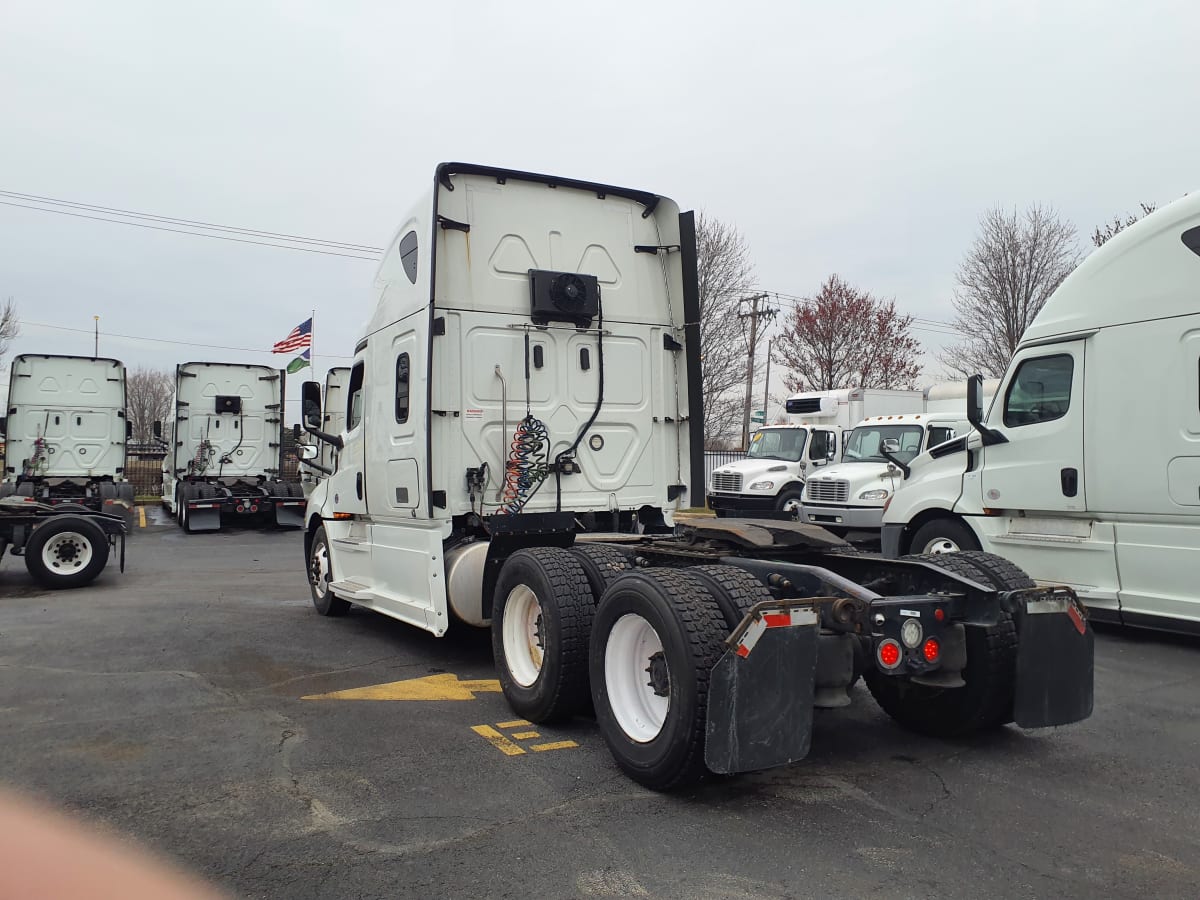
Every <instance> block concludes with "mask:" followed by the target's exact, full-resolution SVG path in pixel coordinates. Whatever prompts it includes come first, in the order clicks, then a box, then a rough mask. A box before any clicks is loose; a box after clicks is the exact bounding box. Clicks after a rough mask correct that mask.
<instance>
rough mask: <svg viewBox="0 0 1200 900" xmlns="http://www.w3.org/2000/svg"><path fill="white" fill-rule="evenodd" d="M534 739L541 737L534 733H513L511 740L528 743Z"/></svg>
mask: <svg viewBox="0 0 1200 900" xmlns="http://www.w3.org/2000/svg"><path fill="white" fill-rule="evenodd" d="M535 737H541V735H540V734H538V733H537V732H536V731H514V732H513V740H514V741H529V740H532V739H533V738H535Z"/></svg>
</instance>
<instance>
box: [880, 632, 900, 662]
mask: <svg viewBox="0 0 1200 900" xmlns="http://www.w3.org/2000/svg"><path fill="white" fill-rule="evenodd" d="M875 655H876V656H877V657H878V658H879V664H880V665H881V666H883V667H884V668H885V669H894V668H896V666H898V665H900V642H899V641H897V640H895V639H894V638H885V639H884V640H882V641H880V642H879V647H878V648H877V649H876V651H875Z"/></svg>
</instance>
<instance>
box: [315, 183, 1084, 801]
mask: <svg viewBox="0 0 1200 900" xmlns="http://www.w3.org/2000/svg"><path fill="white" fill-rule="evenodd" d="M372 293H373V296H374V297H375V298H376V306H375V309H374V311H373V313H372V315H371V318H370V321H369V323H368V324H367V327H366V329H365V332H364V335H363V337H362V339H361V340H360V341H359V343H358V345H357V347H356V351H355V353H356V357H355V361H354V364H353V366H352V368H351V372H350V380H349V383H348V386H347V393H346V403H345V408H346V422H345V425H344V427H343V430H342V431H340V432H339V433H336V434H333V433H330V432H326V431H324V430H323V429H322V428H321V425H322V424H323V423H324V420H323V418H322V411H321V390H320V386H319V385H318V384H317V383H316V382H309V383H306V384H305V385H304V396H303V418H304V423H305V427H306V428H307V429H308V431H309V432H310V433H311V434H312V435H313V436H314V437H316V438H318V439H319V440H323V441H325V442H327V443H330V444H332V445H333V446H334V447H336V448H337V449H338V456H337V460H336V470H335V471H334V472H333V474H331V475H329V476H328V477H326V478H325V479H324V480H323V481H322V482H321V483H320V484H318V485H317V486H316V488H314V490H313V492H312V494H311V495H310V498H309V503H308V508H307V511H306V517H307V521H306V528H305V535H304V549H305V555H306V566H307V572H308V578H309V583H310V586H311V593H312V600H313V604H314V606H315V607H316V609H317V611H318V612H319V613H321V614H322V615H325V616H334V615H339V614H341V613H344V612H345V611H346V610H347V609H348V608H349V607H350V606H351V605H352V604H357V605H360V606H363V607H366V608H368V609H372V610H376V611H378V612H381V613H383V614H385V615H388V616H391V617H393V618H396V619H399V620H401V621H403V622H407V623H409V624H412V625H414V626H416V627H418V628H423V629H426V630H428V631H431V632H433V633H434V634H436V635H442V634H444V633H445V632H446V630H447V629H448V628H449V627H451V623H452V622H455V623H456V624H455V627H465V626H474V627H483V628H490V629H491V635H492V647H493V652H494V655H495V662H496V669H497V673H498V677H499V679H500V683H501V686H502V689H503V691H504V696H505V697H506V699H507V700H508V703H509V704H510V705H511V707H512V708H513V710H514V711H515V713H516V714H517V715H519V716H521V717H523V718H525V719H528V720H530V721H532V722H549V721H554V720H558V719H562V718H565V717H569V716H572V715H574V714H576V713H582V712H585V711H587V710H589V709H594V711H595V715H596V719H597V722H598V725H599V728H600V731H601V734H602V735H603V737H604V739H605V741H606V743H607V744H608V747H609V749H610V751H611V753H612V755H613V757H614V759H615V760H616V762H617V764H618V765H619V766H620V768H621V769H622V770H624V771H625V772H626V773H628V774H629V775H630V776H631V777H632V778H634V779H636V780H637V781H639V782H640V783H642V784H644V785H647V786H649V787H652V788H655V789H663V790H665V789H669V788H672V787H677V786H680V785H684V784H688V783H691V782H693V781H695V780H697V779H699V778H701V777H703V776H704V775H705V774H706V773H708V772H725V773H731V772H740V771H747V770H751V769H762V768H767V767H770V766H775V765H781V764H784V763H788V762H791V761H794V760H797V759H800V758H802V757H803V756H804V755H805V754H806V753H807V751H808V747H809V741H810V736H811V727H812V719H813V709H814V707H817V706H822V707H827V706H843V705H846V704H847V703H849V702H850V696H849V693H848V688H849V686H850V684H851V683H852V682H853V680H854V677H855V674H856V672H857V671H861V672H862V674H863V676H864V678H865V680H866V683H867V685H868V686H869V687H870V689H871V691H872V692H873V693H874V696H875V697H876V699H877V700H878V702H879V703H880V704H881V705H882V707H883V708H884V709H885V710H887V712H888V713H889V714H891V715H892V716H894V717H895V718H896V719H897V720H898V721H900V722H902V723H904V724H905V725H907V726H909V727H911V728H914V729H918V730H921V731H925V732H929V733H935V734H943V735H948V734H962V733H966V732H970V731H976V730H979V729H984V728H990V727H995V726H998V725H1001V724H1003V723H1005V722H1008V721H1010V720H1012V719H1013V718H1014V716H1015V719H1016V721H1017V722H1018V723H1021V724H1023V725H1027V726H1031V727H1036V726H1044V725H1052V724H1065V723H1067V722H1072V721H1077V720H1079V719H1081V718H1083V717H1085V716H1087V715H1088V714H1090V711H1091V705H1092V686H1091V677H1092V637H1091V632H1090V630H1089V628H1088V625H1087V623H1086V621H1085V620H1084V619H1083V618H1082V615H1081V612H1080V610H1079V608H1078V606H1077V601H1076V600H1075V599H1074V597H1073V595H1072V594H1071V593H1070V591H1069V590H1065V589H1061V588H1053V587H1049V588H1044V589H1033V588H1031V583H1030V582H1029V581H1028V579H1027V578H1025V576H1024V575H1023V574H1022V573H1020V572H1019V571H1018V570H1016V569H1015V568H1014V567H1012V566H1010V565H1008V564H1007V563H1005V562H1004V561H1003V560H1000V559H998V558H996V557H992V556H988V555H986V554H977V555H975V556H973V557H970V558H968V557H965V556H964V557H961V558H949V557H948V558H946V560H945V561H944V562H942V563H940V564H939V563H936V562H934V561H931V560H930V559H917V560H904V561H894V560H886V559H883V558H881V557H872V556H867V555H862V554H852V553H847V552H844V551H845V550H846V548H845V545H844V544H843V542H842V541H841V540H840V539H838V538H836V537H834V536H832V535H830V534H829V533H828V532H826V531H824V530H822V529H820V528H814V527H812V526H808V525H804V524H801V523H798V522H783V521H778V522H777V521H762V522H751V521H749V520H738V519H721V520H717V519H702V520H698V521H693V522H692V523H691V524H688V525H683V524H682V523H680V524H679V525H678V526H676V527H677V528H678V529H679V531H680V533H679V534H674V533H673V528H672V526H673V524H675V515H676V512H677V511H678V510H679V509H680V508H682V507H685V506H690V505H693V504H694V502H695V501H694V499H693V498H692V497H691V494H690V487H691V486H693V485H694V486H697V487H699V486H702V485H703V483H704V480H703V472H704V459H703V453H702V443H701V436H702V434H703V420H702V409H701V405H700V397H701V392H700V353H699V324H698V323H699V319H700V315H699V313H700V310H699V299H698V289H697V279H696V242H695V224H694V218H693V216H692V214H691V213H684V214H681V213H680V212H679V209H678V207H677V206H676V205H675V204H674V203H673V202H672V201H670V200H668V199H667V198H665V197H660V196H658V195H656V194H652V193H648V192H644V191H637V190H629V189H625V188H620V187H614V186H611V185H603V184H595V183H590V182H582V181H575V180H572V179H566V178H559V177H551V176H544V175H534V174H530V173H525V172H518V171H513V170H509V169H497V168H489V167H484V166H477V165H469V164H462V163H446V164H443V165H441V166H439V167H438V169H437V171H436V173H435V176H434V179H433V184H432V190H431V192H430V193H429V194H427V195H426V196H425V197H424V198H423V199H422V200H421V201H420V202H419V203H418V204H417V205H416V206H415V207H414V208H413V210H412V212H411V214H410V215H409V216H407V217H406V218H405V219H404V220H403V221H402V224H401V226H400V228H399V230H398V232H397V233H396V235H395V237H394V238H393V240H392V241H391V242H390V243H389V244H388V247H387V250H386V252H385V254H384V258H383V262H382V264H381V266H380V269H379V272H378V274H377V276H376V279H375V283H374V288H373V292H372ZM302 452H303V453H305V454H307V455H308V457H309V458H310V459H315V458H316V454H317V450H316V448H314V447H311V446H310V447H307V448H305V449H304V450H303V451H302ZM331 639H336V632H331Z"/></svg>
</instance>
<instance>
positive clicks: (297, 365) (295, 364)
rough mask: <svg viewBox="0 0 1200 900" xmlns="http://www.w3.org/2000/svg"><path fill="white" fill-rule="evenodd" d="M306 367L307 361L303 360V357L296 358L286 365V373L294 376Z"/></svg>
mask: <svg viewBox="0 0 1200 900" xmlns="http://www.w3.org/2000/svg"><path fill="white" fill-rule="evenodd" d="M307 365H308V360H307V359H305V358H304V357H303V356H297V357H296V358H295V359H293V360H292V361H291V362H290V363H288V364H287V373H288V374H289V375H295V374H296V373H297V372H299V371H300V370H301V369H303V368H304V367H305V366H307Z"/></svg>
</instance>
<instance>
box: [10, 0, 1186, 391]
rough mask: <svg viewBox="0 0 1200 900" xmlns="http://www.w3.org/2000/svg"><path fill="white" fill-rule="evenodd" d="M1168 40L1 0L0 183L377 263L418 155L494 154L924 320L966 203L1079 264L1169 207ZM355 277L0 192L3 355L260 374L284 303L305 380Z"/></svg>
mask: <svg viewBox="0 0 1200 900" xmlns="http://www.w3.org/2000/svg"><path fill="white" fill-rule="evenodd" d="M1198 28H1200V8H1198V7H1197V6H1196V5H1195V4H1187V3H1154V2H1144V0H1143V2H1140V3H1137V4H1132V3H1128V2H1121V3H1115V2H1086V3H1085V2H1056V3H1053V4H1043V3H1011V2H1010V3H1003V4H999V3H996V4H984V3H970V4H967V3H951V2H946V3H924V2H908V3H903V4H900V3H874V2H859V3H854V4H832V3H807V2H806V3H795V2H778V3H770V4H766V3H752V2H744V0H743V2H738V3H721V4H714V3H708V2H703V0H700V2H697V0H692V2H687V3H666V2H656V3H652V2H646V0H641V2H636V3H621V2H612V0H609V2H605V3H602V4H596V3H593V4H574V3H563V2H550V3H528V2H520V0H510V2H508V3H478V2H470V0H467V2H462V3H458V4H450V3H418V2H398V3H397V2H393V3H353V2H337V3H332V2H296V0H287V2H283V0H279V2H268V0H253V2H244V0H239V2H215V0H208V2H205V3H185V2H169V3H164V2H162V0H147V2H128V0H110V2H107V3H96V2H66V0H56V2H49V3H47V2H24V0H7V2H5V3H4V4H3V5H2V6H0V190H3V191H14V192H21V193H26V194H34V195H42V196H48V197H54V198H60V199H65V200H70V201H75V202H79V203H86V204H95V205H100V206H108V207H117V208H122V209H127V210H134V211H139V212H148V213H154V214H158V215H163V216H172V217H179V218H187V219H194V220H201V221H205V222H213V223H223V224H228V225H234V226H240V227H245V228H253V229H260V230H266V231H274V232H286V233H290V234H296V235H307V236H313V237H317V238H324V239H332V240H337V241H344V242H355V243H362V244H368V245H377V246H378V245H382V244H384V243H386V241H387V240H388V239H389V238H390V236H391V234H392V231H393V229H394V228H395V226H396V224H397V222H398V220H399V218H400V217H401V216H402V215H403V214H404V212H405V210H406V209H407V208H408V206H409V205H410V203H411V202H412V200H413V199H414V198H415V197H416V195H417V194H418V193H419V192H421V191H422V190H424V189H425V188H426V187H427V185H428V184H429V182H430V180H431V177H432V172H433V168H434V166H435V164H436V163H437V162H439V161H441V160H449V159H455V160H465V161H470V162H480V163H486V164H491V165H501V166H510V167H514V168H523V169H529V170H533V171H543V172H550V173H555V174H561V175H564V176H570V177H577V178H583V179H588V180H593V181H602V182H609V183H614V184H621V185H626V186H630V187H636V188H642V189H646V190H651V191H655V192H657V193H661V194H665V195H667V196H670V197H672V198H674V199H675V200H677V201H678V202H679V204H680V205H681V206H682V207H684V208H703V209H705V210H706V211H707V212H709V213H711V214H712V215H715V216H717V217H718V218H721V219H724V220H727V221H729V222H732V223H734V224H736V225H737V226H738V228H740V229H741V231H742V232H743V233H744V235H745V236H746V238H747V240H748V242H749V244H750V247H751V251H752V254H753V258H754V261H755V264H756V269H757V272H758V280H759V284H760V286H761V287H762V288H763V289H765V290H769V291H779V292H784V293H789V294H801V295H803V294H809V293H811V292H813V291H814V290H815V289H816V288H817V287H818V286H819V284H820V282H821V281H822V280H823V279H824V278H825V277H826V276H827V275H829V274H830V273H832V272H837V273H839V274H841V275H842V276H843V277H844V278H846V279H848V280H849V281H851V282H852V283H854V284H856V285H858V286H860V287H863V288H866V289H868V290H870V291H872V292H874V293H877V294H881V295H885V296H890V297H895V298H896V301H897V304H898V306H899V307H900V309H901V310H902V311H904V312H907V313H911V314H913V315H916V316H919V317H921V318H925V319H931V320H942V321H944V320H948V319H950V318H951V317H952V309H951V306H950V299H951V290H952V287H953V276H954V270H955V267H956V266H957V264H958V262H959V260H960V259H961V257H962V254H963V252H964V251H965V249H966V248H967V247H968V246H969V244H970V241H971V239H972V236H973V234H974V232H975V226H976V222H977V220H978V217H979V214H980V213H981V212H982V211H983V210H984V209H986V208H987V207H989V206H992V205H996V204H1001V205H1004V206H1013V205H1016V206H1024V205H1026V204H1030V203H1035V202H1037V203H1044V204H1050V205H1052V206H1054V207H1056V208H1057V209H1058V210H1059V211H1060V212H1061V213H1062V215H1063V216H1064V217H1065V218H1067V219H1069V220H1070V221H1071V222H1073V223H1074V224H1075V225H1076V226H1077V227H1078V229H1079V232H1080V246H1081V248H1086V249H1090V246H1091V245H1090V242H1089V241H1088V235H1089V234H1090V233H1091V231H1092V229H1093V228H1094V227H1095V226H1096V225H1097V224H1100V223H1101V222H1102V221H1104V220H1106V219H1108V218H1111V217H1112V216H1113V215H1115V214H1118V213H1125V212H1129V211H1133V210H1136V208H1137V206H1138V203H1139V202H1140V201H1142V200H1150V201H1155V202H1158V203H1160V204H1161V203H1165V202H1167V201H1169V200H1172V199H1175V198H1177V197H1179V196H1181V195H1182V194H1183V193H1185V192H1187V191H1190V190H1194V189H1196V188H1197V187H1200V171H1198V168H1197V159H1198V158H1200V152H1198V151H1200V116H1197V115H1196V112H1195V110H1196V106H1197V103H1196V101H1197V93H1198V90H1200V88H1198V85H1200V55H1198V54H1197V52H1196V45H1195V39H1194V38H1195V34H1196V33H1197V30H1198ZM0 201H8V202H15V201H13V200H12V198H11V197H0ZM373 272H374V265H373V264H372V263H370V262H364V261H361V260H354V259H344V258H339V257H336V256H322V255H317V254H314V253H301V252H294V251H288V250H278V249H271V248H267V247H260V246H255V245H250V244H238V243H232V242H226V241H217V240H208V239H204V238H198V237H188V236H184V235H178V234H172V233H165V232H159V231H152V230H147V229H143V228H131V227H126V226H122V225H113V224H106V223H102V222H96V221H90V220H86V219H80V218H69V217H66V216H61V215H52V214H48V213H45V212H37V211H32V210H27V209H19V208H14V207H12V206H3V205H0V299H3V298H5V297H12V298H13V299H14V300H15V302H16V304H17V306H18V308H19V312H20V315H21V318H22V320H23V322H24V325H23V328H22V334H21V336H20V338H19V339H18V341H17V342H16V344H15V346H14V350H15V351H16V352H21V351H36V352H56V353H83V354H90V353H91V350H92V337H91V333H90V332H91V329H92V324H93V319H92V317H93V316H94V315H99V316H100V317H101V319H100V329H101V332H102V336H101V339H100V350H101V353H102V354H103V355H111V356H116V357H118V358H121V359H123V360H124V361H125V362H126V364H127V365H129V366H131V367H133V366H136V365H139V364H146V365H153V366H163V367H168V366H173V365H174V364H175V363H177V362H181V361H184V360H188V359H207V360H229V361H238V362H264V363H273V364H275V365H280V364H282V362H284V361H285V358H284V357H280V356H274V357H273V356H271V355H270V353H269V352H265V351H266V350H269V348H270V345H271V344H272V343H273V342H274V341H276V340H278V339H280V338H282V337H283V336H284V335H285V334H286V333H287V332H288V330H290V329H291V328H292V327H293V326H294V325H296V324H297V323H298V322H300V321H301V320H302V319H304V318H307V316H308V315H309V314H310V313H309V311H310V310H312V309H314V308H315V309H316V311H317V324H316V354H317V363H318V366H319V367H320V368H321V369H323V368H324V367H325V365H328V364H330V363H332V362H334V360H333V355H337V356H339V357H343V358H341V359H337V360H336V362H337V363H344V362H345V361H346V360H345V359H344V358H345V357H349V356H350V354H351V352H352V350H353V346H354V342H355V339H356V336H357V335H358V333H359V329H360V327H361V325H362V324H363V323H364V322H365V320H366V319H367V316H368V312H369V310H368V305H369V296H368V295H369V291H368V285H369V282H370V279H371V276H372V275H373ZM35 323H41V324H35ZM45 326H59V327H60V328H79V329H83V330H84V332H86V333H77V332H71V331H64V330H53V329H50V328H48V327H45ZM104 332H111V333H113V334H121V335H137V336H144V337H150V338H160V339H168V340H173V341H181V342H194V343H195V346H184V345H181V344H165V343H155V342H150V341H140V340H129V339H126V338H117V337H112V336H109V335H106V334H104ZM917 334H918V336H919V337H920V338H921V339H922V341H924V342H925V343H926V345H927V348H928V349H929V350H931V351H933V352H936V350H937V348H939V347H940V346H941V345H942V343H943V342H944V341H946V340H947V338H946V337H945V336H944V335H941V334H936V333H932V332H930V331H918V332H917ZM203 344H211V345H221V346H225V347H241V348H263V350H262V351H259V352H241V351H233V350H219V349H214V348H210V347H204V346H199V345H203ZM4 368H5V369H7V360H6V361H5V363H4ZM929 374H930V375H931V376H932V375H936V374H937V369H936V366H935V367H931V368H930V369H929ZM772 380H773V382H776V379H774V378H773V379H772ZM3 381H7V372H5V374H4V375H3V376H0V383H2V382H3ZM773 387H777V388H779V389H780V390H781V386H780V385H779V384H778V383H777V382H776V383H775V384H774V385H773Z"/></svg>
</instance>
